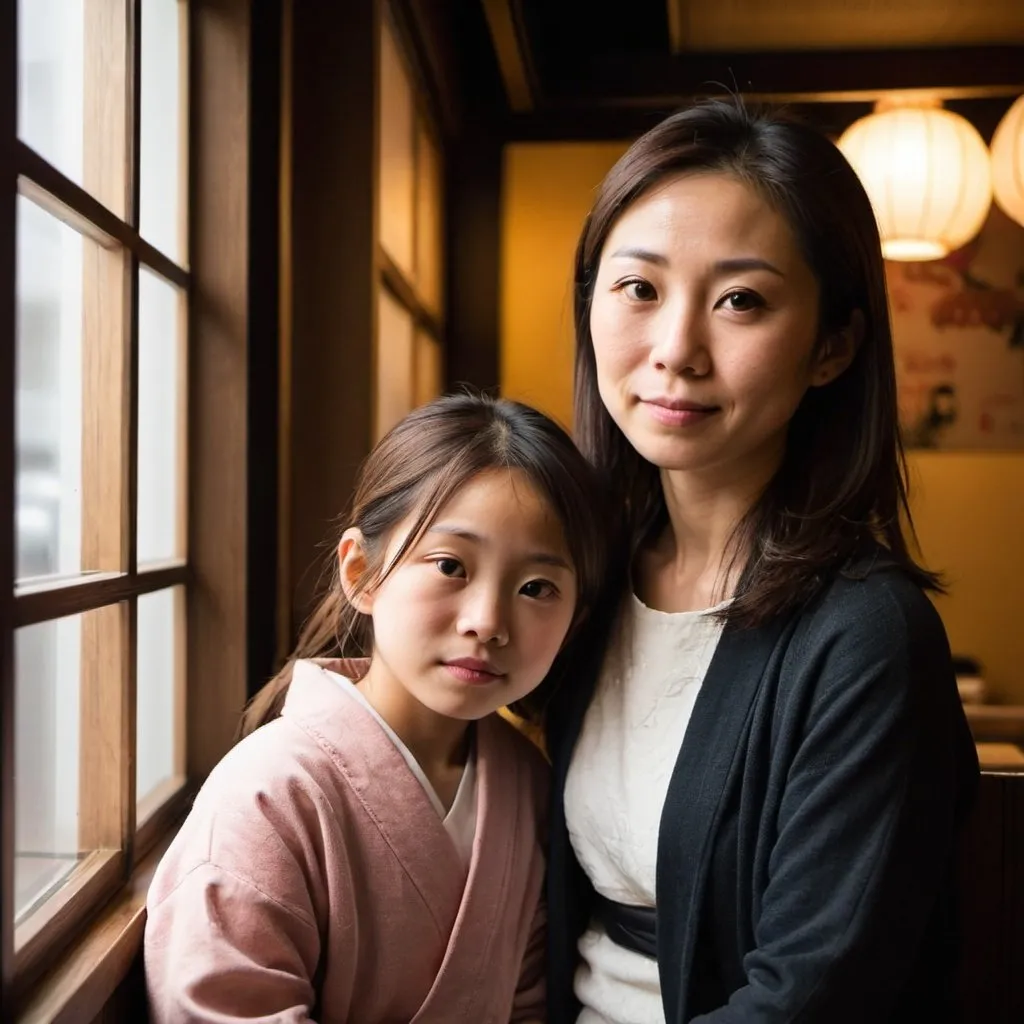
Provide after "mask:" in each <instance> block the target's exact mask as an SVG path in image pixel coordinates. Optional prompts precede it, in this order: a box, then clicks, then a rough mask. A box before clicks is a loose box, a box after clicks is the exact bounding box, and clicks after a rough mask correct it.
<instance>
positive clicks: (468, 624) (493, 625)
mask: <svg viewBox="0 0 1024 1024" xmlns="http://www.w3.org/2000/svg"><path fill="white" fill-rule="evenodd" d="M456 628H457V629H458V631H459V633H460V634H461V635H462V636H472V637H475V638H476V639H477V640H479V641H480V643H482V644H497V645H498V646H499V647H503V646H504V645H505V644H507V643H508V615H507V613H506V611H505V608H504V601H503V600H502V599H501V597H500V596H499V595H498V594H496V593H493V592H490V593H489V592H488V591H487V590H485V589H484V588H481V589H480V590H478V591H477V592H476V593H473V594H469V593H467V594H466V601H465V603H464V604H463V606H462V609H461V611H460V614H459V618H458V622H457V624H456Z"/></svg>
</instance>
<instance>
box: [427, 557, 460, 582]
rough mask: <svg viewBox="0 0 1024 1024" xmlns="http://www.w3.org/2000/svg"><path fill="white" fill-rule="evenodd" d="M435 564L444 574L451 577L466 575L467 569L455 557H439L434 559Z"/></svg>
mask: <svg viewBox="0 0 1024 1024" xmlns="http://www.w3.org/2000/svg"><path fill="white" fill-rule="evenodd" d="M434 565H436V566H437V571H438V572H439V573H440V574H441V575H442V576H447V577H449V578H450V579H455V578H456V577H458V576H465V575H466V570H465V569H463V568H462V563H461V562H459V561H458V560H457V559H454V558H437V559H435V560H434Z"/></svg>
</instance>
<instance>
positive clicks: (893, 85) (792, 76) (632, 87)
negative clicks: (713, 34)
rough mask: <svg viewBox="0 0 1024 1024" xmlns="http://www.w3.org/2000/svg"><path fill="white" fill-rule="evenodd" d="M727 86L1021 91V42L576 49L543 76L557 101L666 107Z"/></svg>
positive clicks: (790, 90)
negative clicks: (665, 51)
mask: <svg viewBox="0 0 1024 1024" xmlns="http://www.w3.org/2000/svg"><path fill="white" fill-rule="evenodd" d="M723 89H729V90H733V91H737V92H743V93H744V94H746V95H751V96H757V97H760V98H764V99H771V100H784V101H793V100H830V101H834V100H864V101H867V100H870V99H872V98H875V97H877V96H879V95H882V94H884V93H887V92H893V91H897V90H907V89H919V90H925V91H928V92H930V93H932V94H933V95H937V96H939V97H940V98H960V99H968V98H980V97H993V96H1012V95H1016V94H1018V93H1021V92H1024V46H1020V45H1016V46H963V47H943V48H929V49H909V50H908V49H900V50H874V51H865V50H839V51H821V50H818V51H808V50H803V51H792V52H778V53H731V54H730V53H714V54H712V53H687V54H681V55H678V56H671V55H665V56H658V55H653V54H645V55H644V58H643V59H642V60H637V59H635V58H634V59H631V58H629V57H624V56H620V55H615V56H608V55H598V56H591V55H588V54H581V55H579V56H578V57H577V58H576V59H574V60H572V61H569V60H566V61H564V62H563V63H562V64H561V65H560V66H559V68H558V72H557V74H556V75H551V76H550V77H549V80H548V81H546V82H545V94H546V98H547V99H549V100H550V102H551V104H552V105H556V106H594V105H598V106H605V107H609V106H620V107H638V106H639V107H659V108H660V107H665V106H672V105H675V104H678V103H680V102H685V101H686V100H687V99H690V98H692V97H693V96H695V95H706V94H707V93H709V92H719V91H722V90H723Z"/></svg>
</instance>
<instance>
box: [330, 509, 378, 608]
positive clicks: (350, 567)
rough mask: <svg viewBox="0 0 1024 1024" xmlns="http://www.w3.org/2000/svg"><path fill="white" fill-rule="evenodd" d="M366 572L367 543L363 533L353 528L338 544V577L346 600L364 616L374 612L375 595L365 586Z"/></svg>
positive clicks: (345, 533) (342, 536) (346, 532)
mask: <svg viewBox="0 0 1024 1024" xmlns="http://www.w3.org/2000/svg"><path fill="white" fill-rule="evenodd" d="M366 572H367V558H366V542H365V540H364V538H363V534H362V531H360V530H357V529H356V528H355V527H354V526H353V527H350V528H349V529H347V530H346V531H345V532H344V533H343V534H342V535H341V542H340V543H339V544H338V576H339V578H340V580H341V589H342V592H343V593H344V595H345V600H346V601H348V603H349V604H350V605H352V607H353V608H355V610H356V611H357V612H362V614H363V615H369V614H370V613H371V612H372V611H373V594H372V593H371V592H370V591H369V590H368V589H367V588H366V585H365V579H366Z"/></svg>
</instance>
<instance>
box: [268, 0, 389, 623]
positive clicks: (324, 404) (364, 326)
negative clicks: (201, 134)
mask: <svg viewBox="0 0 1024 1024" xmlns="http://www.w3.org/2000/svg"><path fill="white" fill-rule="evenodd" d="M293 19H294V20H293V29H294V31H293V41H294V62H295V68H296V69H300V68H301V74H298V73H297V74H296V75H295V79H294V83H293V95H292V105H291V119H292V147H293V157H292V171H293V178H292V190H291V196H290V202H291V209H292V248H291V252H290V253H288V258H289V259H290V260H291V262H292V287H293V295H292V329H291V336H292V343H291V368H290V370H289V375H290V379H291V382H292V399H291V427H290V433H289V438H288V446H289V453H290V454H289V456H288V457H289V459H290V461H291V481H292V488H291V494H290V495H289V500H290V509H289V516H290V519H291V528H290V537H289V542H290V555H289V565H290V575H289V578H288V581H287V586H288V593H289V597H290V599H291V602H292V614H291V621H292V622H294V623H296V624H297V623H300V622H302V621H303V620H304V619H305V618H306V616H307V615H308V613H309V611H310V610H311V608H312V606H313V603H314V600H315V596H316V594H317V584H318V575H319V574H318V571H317V570H318V568H319V566H318V565H317V562H319V560H320V556H321V555H322V554H323V547H322V545H323V542H324V539H325V537H326V536H327V534H328V531H329V530H330V528H331V524H332V523H333V522H334V521H335V520H336V518H337V516H338V515H339V513H341V512H342V511H343V510H344V508H345V507H346V505H347V504H348V503H349V502H350V500H351V495H352V486H353V482H354V477H355V472H356V468H357V466H358V464H359V462H360V461H361V460H362V459H363V458H364V457H365V456H366V454H367V452H368V451H369V450H370V445H371V430H372V425H373V396H374V393H375V383H374V381H375V378H374V376H373V351H374V347H375V339H376V334H377V290H378V285H379V275H378V273H377V263H376V255H377V244H378V242H377V181H378V174H377V170H378V168H377V159H378V158H377V110H378V99H379V88H380V84H379V80H378V76H377V65H378V54H379V47H380V9H379V3H378V2H377V0H347V2H346V3H345V4H311V3H305V2H295V3H294V4H293ZM339 118H341V119H342V120H343V122H344V131H325V130H324V125H326V124H333V123H335V122H337V120H338V119H339ZM325 452H329V453H330V461H331V472H330V473H324V471H323V455H324V453H325Z"/></svg>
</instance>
